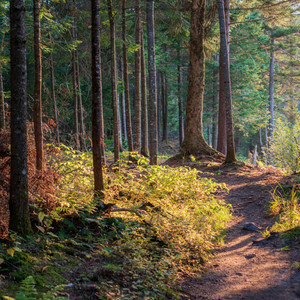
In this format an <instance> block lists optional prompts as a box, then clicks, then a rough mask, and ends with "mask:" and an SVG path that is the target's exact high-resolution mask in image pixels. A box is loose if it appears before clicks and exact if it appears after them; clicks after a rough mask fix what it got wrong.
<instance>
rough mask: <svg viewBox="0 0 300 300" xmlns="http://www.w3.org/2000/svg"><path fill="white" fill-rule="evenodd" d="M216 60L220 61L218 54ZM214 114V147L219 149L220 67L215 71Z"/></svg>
mask: <svg viewBox="0 0 300 300" xmlns="http://www.w3.org/2000/svg"><path fill="white" fill-rule="evenodd" d="M214 61H215V62H217V61H218V55H215V56H214ZM213 81H214V82H213V90H214V95H213V115H212V144H213V148H214V149H217V146H218V99H219V90H218V68H215V69H214V71H213Z"/></svg>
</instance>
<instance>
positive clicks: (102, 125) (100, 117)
mask: <svg viewBox="0 0 300 300" xmlns="http://www.w3.org/2000/svg"><path fill="white" fill-rule="evenodd" d="M100 23H101V20H100V13H99V24H100ZM98 65H99V87H98V88H99V97H100V101H99V109H100V115H99V122H100V130H101V135H100V152H101V162H102V165H103V166H104V165H105V163H106V162H105V149H104V135H105V134H104V119H103V90H102V66H101V27H100V25H99V64H98ZM97 76H98V75H97Z"/></svg>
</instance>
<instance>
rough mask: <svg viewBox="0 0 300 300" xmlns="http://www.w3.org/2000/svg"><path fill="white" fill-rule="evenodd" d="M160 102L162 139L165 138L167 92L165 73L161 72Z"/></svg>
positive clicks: (159, 116)
mask: <svg viewBox="0 0 300 300" xmlns="http://www.w3.org/2000/svg"><path fill="white" fill-rule="evenodd" d="M160 88H161V89H160V100H161V101H160V104H159V106H160V107H159V108H160V109H159V111H160V112H159V115H158V118H159V122H160V123H161V124H162V126H161V127H162V128H161V129H162V139H161V140H162V141H163V139H164V125H165V121H164V115H165V97H166V93H165V75H164V73H162V72H161V73H160Z"/></svg>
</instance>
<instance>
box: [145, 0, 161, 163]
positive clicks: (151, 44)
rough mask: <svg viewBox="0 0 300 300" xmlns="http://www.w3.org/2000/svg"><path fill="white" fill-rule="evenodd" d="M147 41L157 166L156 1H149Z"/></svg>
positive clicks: (153, 149) (153, 152)
mask: <svg viewBox="0 0 300 300" xmlns="http://www.w3.org/2000/svg"><path fill="white" fill-rule="evenodd" d="M146 12H147V39H148V72H149V136H150V144H149V150H150V164H151V165H157V162H158V161H157V152H158V136H157V107H156V106H157V94H156V65H155V37H154V0H147V3H146Z"/></svg>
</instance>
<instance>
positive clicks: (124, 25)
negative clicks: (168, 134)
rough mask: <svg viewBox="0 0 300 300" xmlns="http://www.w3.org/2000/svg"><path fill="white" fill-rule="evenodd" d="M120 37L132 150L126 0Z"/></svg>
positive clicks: (129, 145) (128, 131)
mask: <svg viewBox="0 0 300 300" xmlns="http://www.w3.org/2000/svg"><path fill="white" fill-rule="evenodd" d="M122 39H123V60H124V85H125V103H126V130H127V137H128V151H129V152H132V151H133V139H132V127H131V111H130V96H129V79H128V62H127V45H126V0H122Z"/></svg>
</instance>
